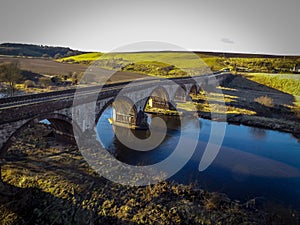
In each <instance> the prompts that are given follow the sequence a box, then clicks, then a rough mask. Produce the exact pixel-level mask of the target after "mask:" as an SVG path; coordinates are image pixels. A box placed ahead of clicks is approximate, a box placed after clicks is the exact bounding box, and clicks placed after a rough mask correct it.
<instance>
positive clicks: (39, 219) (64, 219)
mask: <svg viewBox="0 0 300 225" xmlns="http://www.w3.org/2000/svg"><path fill="white" fill-rule="evenodd" d="M84 197H85V196H83V195H81V194H80V193H78V194H75V196H74V197H73V198H72V200H67V199H64V198H59V197H56V196H55V195H53V194H50V193H48V192H45V191H43V190H42V189H40V188H37V187H27V188H20V187H17V186H14V185H10V184H8V183H5V182H4V183H3V184H2V185H1V192H0V214H1V219H2V221H1V224H11V225H13V224H20V225H22V224H24V225H25V224H56V225H58V224H72V225H73V224H74V225H81V224H82V225H85V224H95V225H98V224H99V225H100V224H136V223H133V222H129V221H126V220H122V219H120V218H118V217H114V216H109V215H105V216H103V215H102V216H100V215H99V214H98V209H97V208H93V207H89V208H87V207H88V206H85V207H84V206H82V204H83V202H84ZM83 205H84V204H83Z"/></svg>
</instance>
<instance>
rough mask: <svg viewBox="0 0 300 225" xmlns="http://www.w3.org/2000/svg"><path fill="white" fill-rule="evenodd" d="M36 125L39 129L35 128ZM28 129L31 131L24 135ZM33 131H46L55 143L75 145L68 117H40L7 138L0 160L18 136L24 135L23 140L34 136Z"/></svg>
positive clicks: (56, 115) (0, 153) (55, 115)
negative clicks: (28, 136) (27, 136)
mask: <svg viewBox="0 0 300 225" xmlns="http://www.w3.org/2000/svg"><path fill="white" fill-rule="evenodd" d="M37 125H39V126H40V127H37ZM42 126H43V127H42ZM28 129H31V131H29V132H27V133H26V130H28ZM35 129H44V130H47V129H48V134H47V135H49V136H50V135H53V137H54V138H55V140H56V141H59V142H64V143H69V144H76V141H75V138H74V133H73V124H72V120H71V119H70V118H69V117H67V116H65V115H62V114H49V115H40V116H38V117H35V118H32V119H30V120H28V121H27V122H25V123H24V124H23V125H21V126H20V127H18V128H17V129H16V130H15V131H14V132H13V133H12V134H11V135H10V136H9V137H8V139H7V141H6V142H5V143H4V144H3V146H2V148H1V149H0V158H3V157H4V156H5V155H6V153H7V151H8V150H9V149H10V147H11V146H12V145H13V144H14V143H15V141H16V140H17V139H18V137H20V135H24V137H21V138H23V139H25V138H26V135H35V132H33V131H34V130H35ZM45 133H47V132H45ZM42 146H43V145H42Z"/></svg>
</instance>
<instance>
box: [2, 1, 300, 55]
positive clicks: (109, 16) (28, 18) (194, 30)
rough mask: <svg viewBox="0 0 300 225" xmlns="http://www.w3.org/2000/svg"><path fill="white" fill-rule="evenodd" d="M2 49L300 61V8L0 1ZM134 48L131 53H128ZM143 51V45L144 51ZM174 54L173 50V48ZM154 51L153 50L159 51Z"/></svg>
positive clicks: (297, 4)
mask: <svg viewBox="0 0 300 225" xmlns="http://www.w3.org/2000/svg"><path fill="white" fill-rule="evenodd" d="M0 4H1V5H0V43H3V42H16V43H30V44H42V45H50V46H65V47H71V48H73V49H78V50H84V51H101V52H109V51H114V50H116V49H119V48H120V47H121V49H124V48H123V47H124V46H129V47H128V48H126V47H125V49H127V50H128V51H130V50H132V51H134V50H153V49H147V48H148V47H147V46H145V47H144V48H145V49H140V48H143V47H139V49H134V46H135V45H132V43H139V42H145V41H148V42H149V41H151V42H160V43H166V44H161V45H158V46H159V47H157V48H158V49H157V50H172V49H170V48H172V46H179V47H180V48H181V49H184V50H191V51H218V52H242V53H264V54H291V55H300V41H299V40H300V39H299V34H300V25H299V24H300V23H299V22H300V1H299V0H284V1H283V0H247V1H246V0H180V1H177V0H173V1H171V0H159V1H158V0H151V1H149V0H148V1H145V0H106V1H103V0H86V1H83V0H47V1H45V0H24V1H20V0H0ZM130 46H131V47H130ZM140 46H142V45H140ZM174 48H176V47H174ZM155 50H156V49H155Z"/></svg>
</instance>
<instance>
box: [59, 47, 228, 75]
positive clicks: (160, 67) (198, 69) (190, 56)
mask: <svg viewBox="0 0 300 225" xmlns="http://www.w3.org/2000/svg"><path fill="white" fill-rule="evenodd" d="M95 60H97V65H98V66H100V67H102V68H106V69H114V70H122V71H130V72H137V73H143V74H149V75H155V76H159V75H162V76H179V75H180V76H182V75H187V74H189V75H196V74H201V73H207V72H209V69H210V67H209V66H207V65H206V62H205V60H206V61H210V62H211V63H215V60H213V59H211V58H208V57H203V59H202V58H201V57H199V55H197V54H194V53H189V52H180V53H179V52H155V53H153V52H143V53H108V54H102V53H88V54H83V55H77V56H72V57H67V58H62V59H59V60H58V61H59V62H67V63H76V64H77V63H84V64H92V63H93V62H94V61H95ZM221 67H222V65H220V66H217V68H218V69H219V68H221Z"/></svg>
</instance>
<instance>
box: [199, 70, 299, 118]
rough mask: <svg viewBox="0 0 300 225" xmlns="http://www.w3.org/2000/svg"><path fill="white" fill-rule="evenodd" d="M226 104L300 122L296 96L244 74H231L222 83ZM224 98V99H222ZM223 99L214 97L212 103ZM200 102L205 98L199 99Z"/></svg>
mask: <svg viewBox="0 0 300 225" xmlns="http://www.w3.org/2000/svg"><path fill="white" fill-rule="evenodd" d="M221 88H222V93H223V94H224V96H225V97H224V99H225V104H226V106H231V107H234V108H237V109H241V110H243V109H246V110H249V111H252V112H254V113H255V115H257V116H265V117H269V118H283V117H284V118H286V119H288V120H297V121H299V122H300V116H299V115H297V113H296V112H295V111H293V110H292V107H293V106H294V102H295V97H294V96H293V95H291V94H288V93H285V92H282V91H280V90H277V89H275V88H271V87H268V86H266V85H263V84H259V83H257V82H255V81H252V80H249V79H247V78H246V77H244V76H242V75H231V76H230V77H229V78H228V80H227V81H226V82H225V83H223V84H222V85H221ZM221 100H222V99H221ZM221 100H215V99H212V100H211V101H209V103H210V104H211V103H212V104H218V103H220V101H221ZM198 102H200V103H203V102H205V101H204V100H200V101H198Z"/></svg>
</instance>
